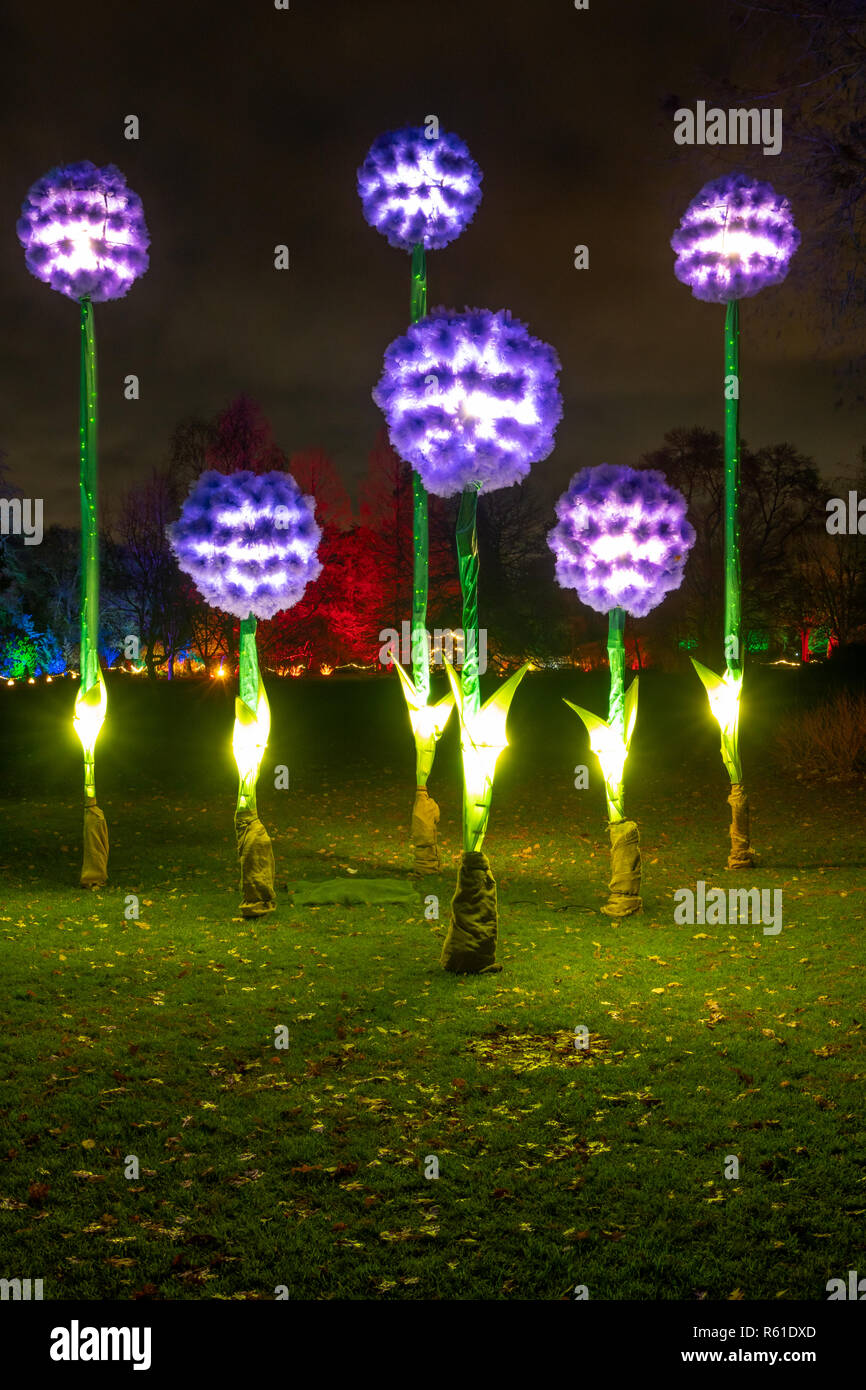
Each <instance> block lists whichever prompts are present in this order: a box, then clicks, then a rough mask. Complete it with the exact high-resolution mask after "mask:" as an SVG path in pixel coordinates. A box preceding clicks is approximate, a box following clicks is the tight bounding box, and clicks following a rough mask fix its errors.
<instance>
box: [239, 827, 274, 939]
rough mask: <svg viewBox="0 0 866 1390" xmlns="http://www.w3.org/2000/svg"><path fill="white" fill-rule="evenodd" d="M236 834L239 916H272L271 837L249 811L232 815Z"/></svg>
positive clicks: (272, 869)
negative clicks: (269, 913) (238, 871)
mask: <svg viewBox="0 0 866 1390" xmlns="http://www.w3.org/2000/svg"><path fill="white" fill-rule="evenodd" d="M235 834H236V835H237V841H238V859H239V860H240V862H241V893H242V894H243V899H242V902H241V916H242V917H263V916H264V915H265V913H266V912H273V910H274V908H275V907H276V903H277V899H276V894H275V893H274V851H273V848H272V846H271V837H270V835H269V834H268V832H267V830H265V827H264V826H263V825H262V823H261V821H260V820H259V818H258V816H257V815H254V814H253V813H252V812H251V811H248V810H247V811H236V812H235Z"/></svg>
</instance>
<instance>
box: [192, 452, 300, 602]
mask: <svg viewBox="0 0 866 1390" xmlns="http://www.w3.org/2000/svg"><path fill="white" fill-rule="evenodd" d="M166 533H167V535H168V539H169V543H170V544H171V548H172V550H173V551H174V553H175V555H176V556H177V562H178V564H179V565H180V567H181V569H182V570H183V571H184V573H185V574H188V575H189V576H190V578H191V579H192V580H193V582H194V583H195V585H196V587H197V588H198V590H199V593H200V594H201V596H202V598H203V599H204V600H205V602H206V603H209V604H210V605H211V607H213V608H221V609H222V610H223V612H224V613H233V614H234V616H235V617H236V618H248V617H249V615H250V614H251V613H252V614H253V615H254V616H255V617H256V618H272V617H273V616H274V614H275V613H280V612H282V610H283V609H284V608H291V607H292V606H293V605H294V604H296V603H297V602H298V600H299V599H300V597H301V595H302V594H303V592H304V590H305V589H306V587H307V585H308V584H309V583H311V582H312V580H314V579H317V578H318V576H319V575H320V574H321V572H322V566H321V564H320V563H319V560H318V557H317V554H316V549H317V547H318V544H319V541H320V540H321V538H322V532H321V530H320V529H319V527H318V526H317V525H316V520H315V501H314V500H313V498H312V497H304V496H302V494H301V490H300V488H299V487H298V485H297V483H296V482H295V480H294V478H293V477H292V476H291V474H290V473H217V472H215V471H213V470H211V471H210V472H207V473H202V474H201V476H200V477H199V478H198V479H197V480H196V481H195V482H194V483H193V485H192V487H191V488H190V491H189V496H188V497H187V499H186V501H185V502H184V504H183V510H182V511H181V514H180V519H179V520H178V521H176V522H175V523H174V525H173V526H168V527H166Z"/></svg>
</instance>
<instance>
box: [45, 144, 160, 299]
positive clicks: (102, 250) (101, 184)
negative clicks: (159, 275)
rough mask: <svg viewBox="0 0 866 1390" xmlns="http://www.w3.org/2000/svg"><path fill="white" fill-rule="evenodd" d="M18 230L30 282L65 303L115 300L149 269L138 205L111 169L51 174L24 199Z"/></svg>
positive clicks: (68, 168) (72, 167)
mask: <svg viewBox="0 0 866 1390" xmlns="http://www.w3.org/2000/svg"><path fill="white" fill-rule="evenodd" d="M17 231H18V240H19V241H20V242H21V245H22V246H23V247H24V250H25V253H26V255H25V260H26V262H27V269H28V270H29V271H30V273H31V275H35V276H36V278H37V280H44V281H45V283H46V285H50V286H51V288H52V289H53V290H59V292H60V293H61V294H65V295H67V296H68V298H69V299H82V298H84V296H88V297H89V298H90V299H92V300H93V301H94V303H96V302H97V301H101V300H104V299H122V297H123V296H124V295H125V294H126V292H127V290H128V289H129V287H130V285H131V284H132V283H133V281H134V280H137V279H138V277H139V275H143V274H144V272H145V271H146V270H147V267H148V264H149V260H148V255H147V248H148V246H149V245H150V237H149V236H148V232H147V227H146V225H145V221H144V212H143V211H142V206H141V199H140V198H139V197H138V194H136V193H133V191H132V189H131V188H127V186H126V179H125V178H124V177H123V174H122V173H121V172H120V170H119V169H116V168H115V166H114V165H113V164H107V165H106V166H105V168H104V169H98V168H97V167H96V165H95V164H91V162H90V160H89V159H85V160H82V162H81V163H80V164H63V165H61V166H60V167H59V168H57V169H51V170H50V171H49V173H47V174H46V175H45V177H44V178H41V179H38V180H37V182H36V183H34V185H33V187H32V188H31V189H30V191H29V193H28V194H27V197H26V198H25V200H24V204H23V206H22V209H21V217H20V219H19V221H18V227H17Z"/></svg>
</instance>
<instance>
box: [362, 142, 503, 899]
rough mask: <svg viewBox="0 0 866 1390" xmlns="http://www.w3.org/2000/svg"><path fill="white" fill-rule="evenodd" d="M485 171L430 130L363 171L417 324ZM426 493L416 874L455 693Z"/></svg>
mask: <svg viewBox="0 0 866 1390" xmlns="http://www.w3.org/2000/svg"><path fill="white" fill-rule="evenodd" d="M481 177H482V175H481V170H480V169H479V168H478V165H477V164H476V163H475V161H474V160H473V159H472V157H471V156H470V154H469V151H468V150H467V148H466V146H465V145H464V143H463V141H462V140H461V139H460V138H459V136H457V135H453V134H449V133H448V132H446V131H441V132H440V131H439V129H438V122H435V121H432V120H431V121H430V122H428V125H427V126H426V127H420V126H414V127H412V128H410V129H408V130H393V131H389V132H388V133H387V134H385V135H381V136H380V137H379V139H378V140H376V141H375V142H374V144H373V146H372V148H371V149H370V151H369V153H368V155H367V158H366V159H365V160H364V163H363V164H362V165H361V168H360V169H359V170H358V192H359V194H360V197H361V203H362V207H363V211H364V216H365V218H366V219H367V221H368V222H369V224H370V226H371V227H375V228H376V230H377V231H379V232H382V234H383V235H384V236H386V237H387V238H388V241H389V243H390V245H391V246H396V247H397V248H398V249H400V250H403V251H408V252H410V254H411V257H412V262H411V293H410V301H409V312H410V320H411V322H412V323H413V324H414V323H417V321H418V320H419V319H421V318H423V317H424V315H425V314H426V313H427V251H429V250H434V249H435V250H438V249H440V248H441V247H443V246H447V245H448V243H449V242H451V241H454V239H455V238H456V237H458V236H459V235H460V233H461V232H462V231H463V228H464V227H465V226H466V225H467V223H469V222H470V221H471V220H472V218H473V217H474V215H475V210H476V208H477V207H478V204H479V203H480V201H481ZM428 552H429V542H428V522H427V492H426V490H425V487H424V484H423V482H422V481H421V478H420V476H419V475H418V473H417V472H413V474H412V554H413V575H412V625H411V632H412V679H411V680H410V679H409V677H408V676H407V674H406V672H405V671H404V670H403V668H402V666H400V664H399V663H398V662H396V661H395V663H394V664H395V666H396V667H397V671H398V673H399V675H400V685H401V688H402V690H403V694H404V696H405V698H406V705H407V709H408V711H409V720H410V723H411V725H412V732H413V735H414V738H415V788H416V790H415V804H414V806H413V809H412V846H413V855H414V867H415V871H416V872H417V873H430V872H435V871H437V870H438V869H439V868H440V867H441V863H440V856H439V844H438V836H437V833H436V826H437V824H438V822H439V807H438V806H437V805H436V802H435V801H434V800H433V799H432V797H431V796H430V795H429V793H428V791H427V779H428V777H429V775H430V772H431V770H432V767H433V759H434V757H435V754H436V744H437V742H438V740H439V738H440V736H441V734H442V732H443V730H444V728H445V725H446V724H447V722H448V716H449V715H450V713H451V708H452V703H453V701H452V698H451V694H450V693H449V694H447V695H445V697H444V698H443V699H441V700H439V701H438V702H437V703H436V704H435V705H431V704H430V703H429V701H430V653H429V648H428V639H427V590H428V571H429V555H428Z"/></svg>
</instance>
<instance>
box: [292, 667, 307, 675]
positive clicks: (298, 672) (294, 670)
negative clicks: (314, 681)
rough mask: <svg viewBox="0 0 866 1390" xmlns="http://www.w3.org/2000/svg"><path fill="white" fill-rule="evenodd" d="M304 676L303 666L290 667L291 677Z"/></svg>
mask: <svg viewBox="0 0 866 1390" xmlns="http://www.w3.org/2000/svg"><path fill="white" fill-rule="evenodd" d="M303 674H304V668H303V666H290V667H289V675H290V676H302V675H303Z"/></svg>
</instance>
